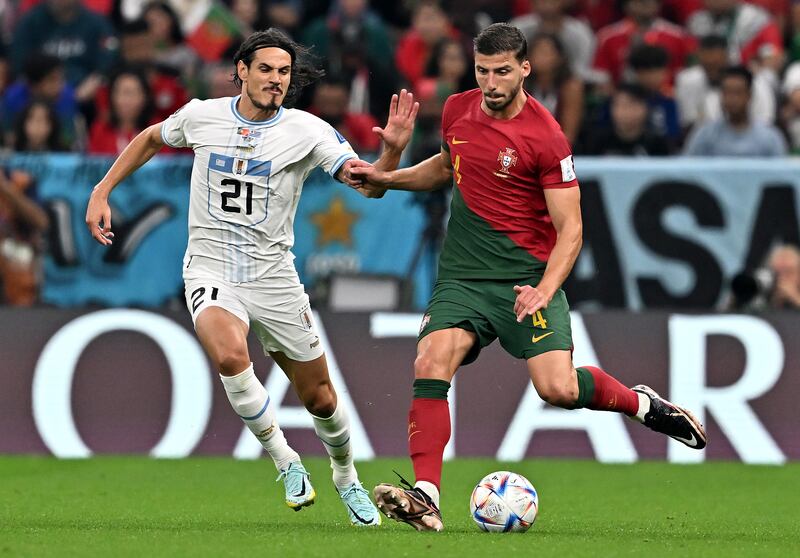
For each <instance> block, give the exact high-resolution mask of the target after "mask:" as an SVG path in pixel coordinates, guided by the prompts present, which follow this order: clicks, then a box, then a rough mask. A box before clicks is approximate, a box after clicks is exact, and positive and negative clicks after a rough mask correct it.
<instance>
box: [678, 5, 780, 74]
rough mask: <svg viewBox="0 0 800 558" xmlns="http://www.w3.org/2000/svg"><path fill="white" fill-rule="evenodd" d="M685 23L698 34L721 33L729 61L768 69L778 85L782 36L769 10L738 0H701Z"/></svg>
mask: <svg viewBox="0 0 800 558" xmlns="http://www.w3.org/2000/svg"><path fill="white" fill-rule="evenodd" d="M703 4H704V6H705V9H703V10H699V11H697V12H695V13H694V14H693V15H692V17H690V18H689V22H688V24H687V26H688V28H689V31H690V32H691V33H692V34H693V35H694V36H695V37H697V38H702V37H706V36H708V35H720V36H723V37H725V38H726V39H727V41H728V62H729V63H730V64H741V65H743V66H746V67H748V68H749V69H750V70H751V71H753V72H758V71H761V70H762V69H763V70H767V71H769V72H770V73H771V74H772V79H771V83H772V84H773V86H774V87H776V88H777V74H778V73H779V72H780V70H781V67H782V66H783V37H782V36H781V31H780V29H779V27H778V24H777V23H776V21H775V19H774V18H773V17H772V16H771V15H770V13H769V12H767V11H765V10H764V9H762V8H760V7H758V6H754V5H752V4H750V3H747V2H741V1H739V0H704V1H703Z"/></svg>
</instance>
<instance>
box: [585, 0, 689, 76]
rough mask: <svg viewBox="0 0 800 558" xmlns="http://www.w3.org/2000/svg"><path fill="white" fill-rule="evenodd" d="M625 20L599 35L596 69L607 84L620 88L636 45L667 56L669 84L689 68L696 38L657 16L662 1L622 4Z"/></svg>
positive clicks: (631, 0)
mask: <svg viewBox="0 0 800 558" xmlns="http://www.w3.org/2000/svg"><path fill="white" fill-rule="evenodd" d="M623 4H624V6H625V15H626V17H625V19H623V20H622V21H620V22H618V23H614V24H611V25H609V26H607V27H604V28H603V29H601V30H600V31H599V32H598V34H597V51H596V52H595V57H594V68H595V70H597V71H598V72H601V73H602V75H603V76H604V79H605V81H606V82H607V83H609V82H610V83H611V84H617V83H619V82H620V81H621V80H623V79H628V78H629V77H630V76H629V75H626V64H627V62H628V61H629V59H630V51H631V50H632V49H633V48H634V47H636V46H637V45H641V44H647V45H656V46H660V47H662V48H664V49H665V50H666V52H667V70H668V71H667V81H668V83H670V84H672V83H673V81H674V77H675V75H676V74H677V73H678V71H679V70H680V69H681V68H683V66H684V65H685V64H686V59H687V57H688V56H689V55H690V54H692V53H693V52H694V50H695V48H696V46H697V42H696V41H695V39H694V38H693V37H691V36H690V35H689V34H687V33H686V32H685V31H684V30H683V29H682V28H681V27H678V26H677V25H675V24H673V23H670V22H668V21H667V20H665V19H662V18H660V17H659V16H658V14H659V9H660V7H661V2H660V0H623Z"/></svg>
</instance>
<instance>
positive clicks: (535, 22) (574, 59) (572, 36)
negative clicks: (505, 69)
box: [510, 0, 595, 81]
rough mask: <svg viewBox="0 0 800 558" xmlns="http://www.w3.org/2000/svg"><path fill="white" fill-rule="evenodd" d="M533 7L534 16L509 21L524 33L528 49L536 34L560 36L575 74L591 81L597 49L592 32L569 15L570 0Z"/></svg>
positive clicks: (545, 0) (533, 0) (535, 2)
mask: <svg viewBox="0 0 800 558" xmlns="http://www.w3.org/2000/svg"><path fill="white" fill-rule="evenodd" d="M530 5H531V10H532V11H531V13H529V14H526V15H524V16H520V17H515V18H514V19H512V20H511V22H510V23H511V24H512V25H515V26H517V27H518V28H519V29H520V30H521V31H522V32H523V33H524V34H525V38H526V39H527V40H528V46H530V43H531V42H532V41H533V37H534V36H535V35H536V34H537V33H550V34H553V35H556V36H558V38H559V40H560V41H561V44H562V45H564V50H565V51H566V56H565V58H566V59H567V60H568V61H569V63H570V67H571V68H572V72H573V73H574V74H575V75H576V76H578V77H580V78H581V79H583V80H587V81H592V77H593V73H592V71H591V64H592V59H593V58H594V49H595V40H594V36H593V35H592V29H591V28H590V27H589V26H588V25H587V24H586V23H584V22H583V21H581V20H579V19H576V18H574V17H571V16H569V15H567V14H566V9H567V0H530Z"/></svg>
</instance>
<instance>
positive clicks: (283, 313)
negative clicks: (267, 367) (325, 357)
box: [185, 276, 323, 362]
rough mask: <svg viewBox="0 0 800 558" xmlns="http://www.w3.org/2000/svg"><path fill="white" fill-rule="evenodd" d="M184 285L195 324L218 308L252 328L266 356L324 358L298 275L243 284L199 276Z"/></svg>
mask: <svg viewBox="0 0 800 558" xmlns="http://www.w3.org/2000/svg"><path fill="white" fill-rule="evenodd" d="M185 285H186V290H185V295H186V306H187V308H189V312H190V313H191V314H192V321H193V322H197V316H199V315H200V313H201V312H202V311H203V310H205V309H206V308H209V307H211V306H219V307H220V308H223V309H224V310H227V311H228V312H230V313H231V314H233V315H234V316H236V317H238V318H239V319H240V320H242V321H243V322H244V323H245V324H248V325H249V326H250V328H251V329H252V330H253V332H254V333H255V334H256V336H257V337H258V340H259V341H260V342H261V346H262V347H263V348H264V353H265V354H267V353H269V352H281V353H284V354H285V355H286V356H287V357H289V358H290V359H292V360H297V361H301V362H307V361H309V360H314V359H316V358H319V357H320V356H322V354H323V351H322V343H321V342H320V339H319V336H318V335H317V333H316V331H315V328H314V318H313V316H312V315H311V305H310V304H309V301H308V295H307V294H306V293H305V291H304V290H303V285H301V284H300V280H299V279H298V278H297V276H294V277H276V278H270V279H269V280H264V281H253V282H249V283H240V284H234V283H228V282H226V281H220V280H219V279H212V278H207V277H202V276H200V277H192V278H190V279H188V278H187V279H185Z"/></svg>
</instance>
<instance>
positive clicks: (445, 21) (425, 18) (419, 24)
mask: <svg viewBox="0 0 800 558" xmlns="http://www.w3.org/2000/svg"><path fill="white" fill-rule="evenodd" d="M446 37H450V38H451V39H455V40H461V37H460V34H459V32H458V31H457V30H456V28H455V27H454V26H453V25H452V23H451V21H450V19H449V18H448V17H447V14H446V13H445V12H444V10H443V9H442V7H441V6H440V5H439V3H438V2H436V1H435V0H421V1H420V2H419V3H418V4H417V6H416V8H415V9H414V13H413V15H412V19H411V29H409V30H408V31H406V32H405V33H404V34H403V35H402V37H400V41H399V42H398V44H397V50H396V52H395V63H396V65H397V69H398V71H399V72H400V75H401V76H402V77H403V78H404V79H405V80H406V81H407V82H408V83H409V84H410V85H411V87H412V89H413V88H414V86H415V85H416V83H417V80H419V79H420V78H421V77H423V74H424V71H425V67H426V66H427V65H428V63H429V61H430V56H431V52H432V51H433V48H434V46H436V45H437V44H438V43H439V41H441V40H442V39H444V38H446Z"/></svg>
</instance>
